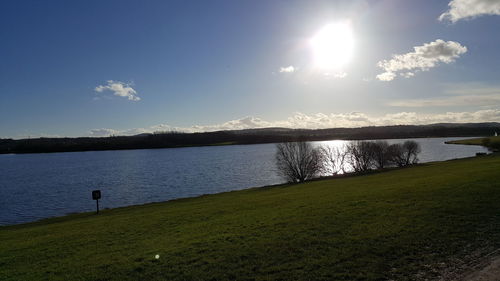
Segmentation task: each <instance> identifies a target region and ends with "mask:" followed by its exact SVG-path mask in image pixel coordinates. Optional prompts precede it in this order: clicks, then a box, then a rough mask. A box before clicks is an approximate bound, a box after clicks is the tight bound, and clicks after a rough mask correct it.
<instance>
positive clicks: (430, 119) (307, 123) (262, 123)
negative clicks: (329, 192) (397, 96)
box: [89, 109, 500, 137]
mask: <svg viewBox="0 0 500 281" xmlns="http://www.w3.org/2000/svg"><path fill="white" fill-rule="evenodd" d="M476 122H477V123H479V122H500V109H484V110H479V111H474V112H446V113H439V114H423V113H416V112H399V113H390V114H385V115H383V116H370V115H368V114H365V113H362V112H351V113H331V114H324V113H316V114H310V115H308V114H304V113H300V112H297V113H295V114H294V115H292V116H290V117H288V118H287V119H286V120H281V121H266V120H263V119H261V118H257V117H252V116H248V117H244V118H241V119H236V120H231V121H228V122H224V123H221V124H214V125H195V126H191V127H175V126H170V125H167V124H159V125H155V126H151V127H149V128H133V129H127V130H115V129H106V128H101V129H94V130H91V131H90V132H89V135H90V136H92V137H104V136H110V135H137V134H141V133H154V132H168V131H179V132H187V133H194V132H210V131H220V130H242V129H258V128H269V127H283V128H291V129H326V128H339V127H364V126H386V125H425V124H433V123H476Z"/></svg>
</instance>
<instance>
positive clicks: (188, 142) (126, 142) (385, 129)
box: [0, 122, 500, 153]
mask: <svg viewBox="0 0 500 281" xmlns="http://www.w3.org/2000/svg"><path fill="white" fill-rule="evenodd" d="M495 132H500V123H496V122H488V123H439V124H429V125H397V126H370V127H361V128H331V129H288V128H259V129H244V130H228V131H216V132H204V133H181V132H163V133H152V134H140V135H135V136H112V137H80V138H34V139H20V140H13V139H0V153H43V152H69V151H90V150H118V149H148V148H169V147H185V146H207V145H229V144H257V143H276V142H287V141H296V140H307V141H318V140H332V139H344V140H347V139H352V140H362V139H397V138H425V137H476V136H492V135H494V134H495Z"/></svg>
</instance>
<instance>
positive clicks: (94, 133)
mask: <svg viewBox="0 0 500 281" xmlns="http://www.w3.org/2000/svg"><path fill="white" fill-rule="evenodd" d="M121 134H123V133H122V132H120V131H117V130H113V129H105V128H101V129H92V130H90V132H89V135H90V136H91V137H109V136H111V135H121Z"/></svg>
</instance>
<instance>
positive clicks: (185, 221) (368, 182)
mask: <svg viewBox="0 0 500 281" xmlns="http://www.w3.org/2000/svg"><path fill="white" fill-rule="evenodd" d="M499 171H500V157H497V156H485V157H478V158H473V159H463V160H455V161H448V162H441V163H432V164H426V165H420V166H417V167H413V168H408V169H402V170H395V171H390V172H384V173H379V174H373V175H368V176H362V177H351V178H341V179H334V180H323V181H315V182H310V183H306V184H300V185H291V186H280V187H273V188H260V189H251V190H244V191H237V192H229V193H223V194H218V195H210V196H204V197H200V198H192V199H184V200H178V201H172V202H167V203H158V204H148V205H143V206H134V207H127V208H119V209H113V210H106V211H104V212H102V214H100V215H98V216H96V215H93V214H88V213H87V214H78V215H71V216H67V217H62V218H55V219H49V220H45V221H41V222H37V223H30V224H25V225H18V226H8V227H0V277H1V278H0V279H2V280H44V279H51V280H235V279H237V280H385V279H387V278H393V279H396V280H405V279H406V280H415V278H416V277H415V274H417V273H418V272H422V271H423V272H427V274H428V275H427V276H432V270H431V268H430V267H429V265H436V264H439V263H440V262H448V260H449V258H451V257H460V256H463V255H465V254H466V253H469V252H471V251H472V250H473V249H477V248H482V247H485V246H492V247H499V246H500V203H499V202H500V173H499ZM156 254H159V255H160V259H158V260H155V259H154V255H156Z"/></svg>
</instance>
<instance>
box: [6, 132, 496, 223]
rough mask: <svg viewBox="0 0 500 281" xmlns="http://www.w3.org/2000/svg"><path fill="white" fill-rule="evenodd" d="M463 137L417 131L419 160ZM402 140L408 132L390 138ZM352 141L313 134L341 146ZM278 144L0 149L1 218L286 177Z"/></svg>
mask: <svg viewBox="0 0 500 281" xmlns="http://www.w3.org/2000/svg"><path fill="white" fill-rule="evenodd" d="M455 139H463V138H429V139H414V140H415V141H417V142H419V143H420V145H421V147H422V152H421V153H420V154H419V159H420V162H430V161H440V160H448V159H454V158H463V157H470V156H474V155H475V154H476V153H477V152H486V151H487V150H486V149H485V148H483V147H480V146H467V145H447V144H444V142H445V141H448V140H455ZM388 141H389V143H398V142H403V141H405V140H401V139H399V140H388ZM346 142H347V141H338V140H337V141H322V142H313V143H314V144H315V145H319V144H328V145H335V146H342V145H344V144H345V143H346ZM274 154H275V144H256V145H232V146H209V147H186V148H166V149H144V150H117V151H89V152H67V153H49V154H6V155H0V225H8V224H16V223H23V222H30V221H35V220H38V219H42V218H47V217H53V216H61V215H65V214H68V213H74V212H85V211H93V210H95V201H93V200H92V197H91V191H92V190H95V189H100V190H101V191H102V200H100V205H101V208H115V207H121V206H128V205H135V204H143V203H149V202H159V201H166V200H171V199H176V198H183V197H193V196H199V195H202V194H212V193H219V192H224V191H231V190H239V189H245V188H250V187H258V186H264V185H271V184H278V183H282V182H283V180H282V179H281V178H279V177H278V176H277V174H276V171H275V167H274Z"/></svg>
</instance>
